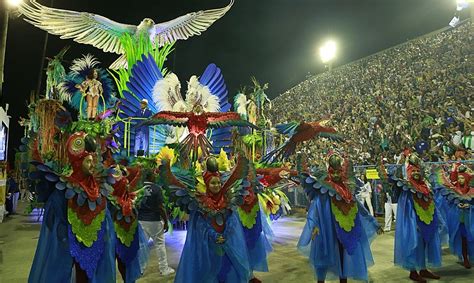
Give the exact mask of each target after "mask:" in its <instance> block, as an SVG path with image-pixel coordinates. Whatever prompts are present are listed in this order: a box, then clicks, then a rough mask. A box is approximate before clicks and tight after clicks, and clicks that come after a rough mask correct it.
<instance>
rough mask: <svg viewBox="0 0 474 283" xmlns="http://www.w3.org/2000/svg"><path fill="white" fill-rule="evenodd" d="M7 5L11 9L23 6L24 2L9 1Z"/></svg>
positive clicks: (18, 0)
mask: <svg viewBox="0 0 474 283" xmlns="http://www.w3.org/2000/svg"><path fill="white" fill-rule="evenodd" d="M7 3H8V5H9V6H11V7H18V6H20V5H21V4H23V0H7Z"/></svg>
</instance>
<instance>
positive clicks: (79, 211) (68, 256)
mask: <svg viewBox="0 0 474 283" xmlns="http://www.w3.org/2000/svg"><path fill="white" fill-rule="evenodd" d="M67 153H68V157H69V161H70V164H71V166H72V172H71V174H69V175H60V174H57V173H55V172H54V171H53V170H52V169H51V168H50V167H48V166H47V165H45V164H43V163H41V162H35V163H34V164H35V165H36V168H37V170H38V171H37V172H35V173H34V174H33V175H32V177H34V179H36V180H38V181H39V182H38V185H37V188H36V189H37V191H38V193H39V197H40V198H41V199H39V201H44V202H45V203H46V204H45V214H44V218H43V225H42V227H41V232H40V238H39V241H38V246H37V248H36V254H35V258H34V261H33V265H32V267H31V271H30V276H29V278H28V282H31V283H33V282H34V283H38V282H70V281H71V278H72V277H73V273H72V271H73V267H74V269H75V280H76V282H81V283H83V282H97V283H99V282H100V283H102V282H115V236H114V228H113V224H112V218H111V216H110V213H109V210H108V209H107V206H108V201H107V191H108V188H110V185H109V184H108V183H107V181H108V178H107V174H106V173H104V172H101V171H99V169H100V168H96V161H95V160H96V158H97V157H96V145H95V140H94V139H90V138H89V137H88V136H87V134H86V133H84V132H77V133H74V134H73V135H71V136H70V138H69V139H68V141H67ZM100 174H102V175H100ZM100 181H101V182H100Z"/></svg>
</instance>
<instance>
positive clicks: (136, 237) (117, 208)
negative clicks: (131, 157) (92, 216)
mask: <svg viewBox="0 0 474 283" xmlns="http://www.w3.org/2000/svg"><path fill="white" fill-rule="evenodd" d="M111 171H112V173H111V174H112V177H113V178H114V179H115V184H113V188H114V191H113V193H112V195H111V198H110V200H111V203H112V204H113V205H111V206H110V208H111V209H110V210H111V214H112V218H113V221H114V228H115V234H116V248H115V251H116V256H117V263H118V269H119V271H120V274H121V275H122V279H123V281H124V282H125V283H133V282H135V281H136V280H137V279H138V278H140V277H141V276H142V275H143V272H144V271H145V268H146V263H147V261H148V252H149V249H148V238H147V237H146V236H145V233H144V231H143V229H142V227H141V225H140V223H139V222H138V217H137V210H136V209H135V208H134V201H135V200H136V198H137V187H138V185H139V184H140V183H141V169H140V168H139V167H130V168H126V167H122V166H120V165H115V166H114V167H113V169H112V170H111Z"/></svg>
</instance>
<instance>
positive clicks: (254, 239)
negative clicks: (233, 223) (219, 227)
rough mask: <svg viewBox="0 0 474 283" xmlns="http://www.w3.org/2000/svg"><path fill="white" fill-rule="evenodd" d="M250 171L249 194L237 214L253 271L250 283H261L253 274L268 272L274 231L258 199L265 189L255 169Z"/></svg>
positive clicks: (247, 189) (247, 188)
mask: <svg viewBox="0 0 474 283" xmlns="http://www.w3.org/2000/svg"><path fill="white" fill-rule="evenodd" d="M250 170H252V173H251V174H250V175H251V177H250V179H251V180H249V181H250V186H249V187H246V188H245V189H246V191H247V193H246V195H245V196H244V204H243V205H241V206H240V207H239V208H238V209H237V212H238V214H239V218H240V221H241V223H242V228H243V231H244V236H245V243H246V244H247V250H248V253H249V263H250V269H251V271H252V279H251V280H250V281H249V282H250V283H260V282H261V281H260V280H259V279H258V278H256V277H255V276H254V275H253V272H254V271H260V272H268V262H267V257H268V254H269V253H270V252H271V251H272V245H271V243H270V239H271V238H273V231H272V229H271V227H270V224H269V223H268V220H267V218H266V217H265V213H264V212H263V211H262V209H261V206H260V202H259V199H258V192H259V191H260V190H261V189H262V188H263V187H262V186H261V185H259V182H258V180H257V176H256V175H255V169H254V168H251V169H250Z"/></svg>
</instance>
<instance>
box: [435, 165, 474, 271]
mask: <svg viewBox="0 0 474 283" xmlns="http://www.w3.org/2000/svg"><path fill="white" fill-rule="evenodd" d="M435 175H436V177H437V178H436V182H435V183H436V187H437V191H439V195H440V196H441V210H442V211H443V213H442V214H444V217H445V219H446V220H449V221H446V222H447V226H448V232H449V248H450V250H451V252H452V253H453V254H454V255H457V256H458V257H459V258H460V259H461V260H463V266H464V267H465V268H466V269H470V268H471V263H470V262H469V258H471V259H472V258H473V257H474V184H473V176H472V172H469V169H468V168H467V167H466V166H465V165H461V164H455V165H454V167H453V169H452V171H451V173H450V176H449V178H447V177H446V175H445V173H444V170H443V168H441V167H438V168H437V169H436V172H435Z"/></svg>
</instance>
